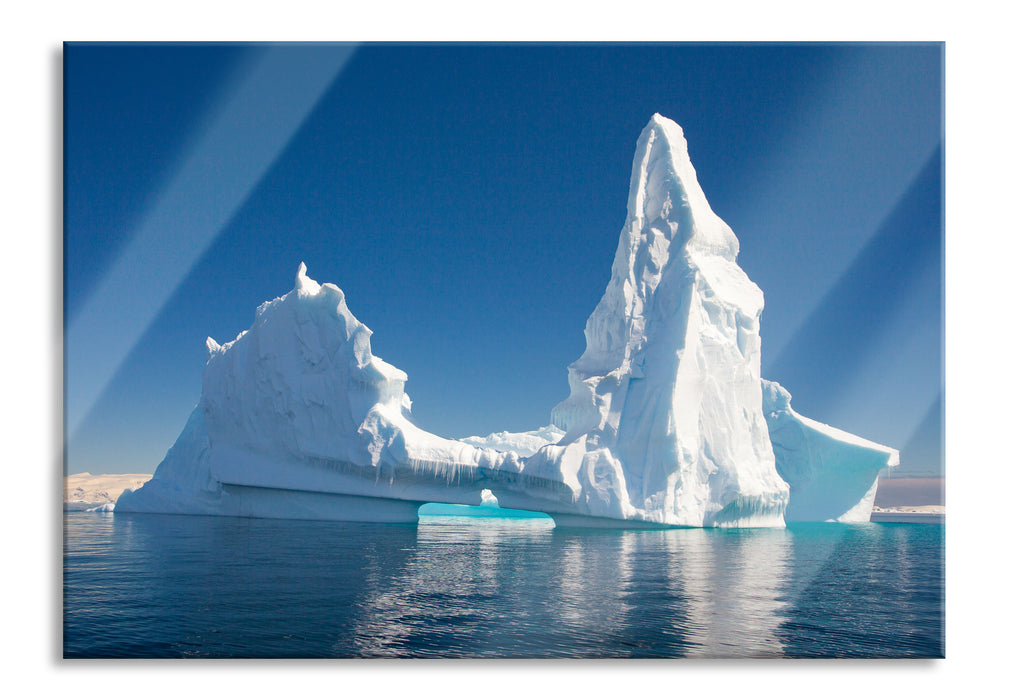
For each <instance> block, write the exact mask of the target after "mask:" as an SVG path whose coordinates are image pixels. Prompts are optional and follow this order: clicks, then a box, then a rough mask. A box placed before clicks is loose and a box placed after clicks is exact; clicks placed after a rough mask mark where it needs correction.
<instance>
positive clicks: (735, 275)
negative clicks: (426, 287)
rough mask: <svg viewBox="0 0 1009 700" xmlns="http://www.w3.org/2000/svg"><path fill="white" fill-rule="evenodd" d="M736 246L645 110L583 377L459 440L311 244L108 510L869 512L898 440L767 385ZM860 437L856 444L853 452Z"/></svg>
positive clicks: (758, 515)
mask: <svg viewBox="0 0 1009 700" xmlns="http://www.w3.org/2000/svg"><path fill="white" fill-rule="evenodd" d="M738 248H739V244H738V241H737V239H736V237H735V235H734V234H733V232H732V230H731V229H730V228H729V227H728V225H726V224H725V223H724V222H723V221H722V220H721V219H720V218H719V217H718V216H717V215H716V214H715V213H714V212H713V211H712V210H711V208H710V206H709V205H708V202H707V200H706V199H705V197H704V193H703V192H702V191H701V188H700V185H699V184H698V182H697V176H696V173H695V172H694V168H693V166H692V165H691V163H690V160H689V157H688V155H687V144H686V141H685V139H684V137H683V132H682V130H681V129H680V127H679V126H678V125H677V124H676V123H674V122H672V121H670V120H669V119H666V118H664V117H662V116H660V115H655V116H653V117H652V119H651V121H650V122H649V124H648V125H647V127H646V128H645V130H644V131H643V132H642V134H641V136H640V138H639V139H638V144H637V150H636V152H635V155H634V161H633V168H632V175H631V186H630V194H629V198H628V207H627V219H626V222H625V224H624V228H623V230H622V232H621V234H620V238H619V244H618V247H617V252H616V256H615V259H614V262H613V268H612V277H611V279H610V282H609V284H608V286H607V288H606V291H605V293H604V295H603V298H602V300H601V301H600V302H599V304H598V306H597V307H596V309H595V311H594V312H593V313H592V315H591V316H590V318H589V320H588V323H587V325H586V329H585V337H586V349H585V352H584V354H583V355H582V357H581V358H580V359H578V360H577V361H576V362H575V363H573V364H572V365H571V366H570V367H569V385H570V388H571V395H570V396H569V398H568V399H566V400H565V401H563V402H562V403H560V404H559V405H558V406H557V407H555V408H554V410H553V413H552V416H551V419H552V425H549V426H547V427H544V428H540V429H539V430H536V431H530V432H528V433H507V432H501V433H494V434H492V435H490V436H487V437H484V438H479V437H470V438H464V439H463V440H450V439H446V438H442V437H439V436H437V435H434V434H431V433H428V432H426V431H424V430H422V429H420V428H418V427H417V426H416V425H415V424H414V423H413V421H412V418H411V412H410V411H411V402H410V399H409V397H408V396H407V394H406V393H405V384H406V381H407V375H406V373H405V372H403V371H402V370H400V369H397V368H396V367H394V366H392V365H391V364H389V363H387V362H385V361H383V360H382V359H380V358H378V357H376V356H374V355H373V354H372V352H371V340H370V338H371V330H370V329H368V328H367V326H365V325H364V324H362V323H361V322H360V321H358V320H357V319H356V318H355V317H354V315H353V314H352V313H351V312H350V309H349V308H348V306H347V303H346V299H345V298H344V294H343V292H342V291H341V290H340V289H339V288H338V287H337V286H336V285H333V284H318V283H317V282H315V281H314V280H312V279H311V278H309V277H308V274H307V270H306V268H305V265H304V263H302V265H301V267H300V268H299V270H298V273H297V277H296V280H295V288H294V289H293V290H292V291H291V292H289V293H287V294H285V295H284V296H282V297H279V298H277V299H274V300H273V301H269V302H266V303H264V304H262V305H261V306H260V307H259V309H257V311H256V316H255V321H254V323H253V325H252V326H251V327H250V328H249V330H247V331H244V332H243V333H241V334H240V335H239V336H238V337H237V338H236V339H235V340H233V341H231V342H230V343H227V344H224V345H220V344H218V343H217V342H216V341H214V340H213V339H211V338H208V339H207V352H208V359H207V365H206V368H205V370H204V375H203V393H202V396H201V399H200V403H199V404H198V405H197V407H196V408H195V409H194V410H193V413H192V415H191V416H190V419H189V421H188V423H187V424H186V426H185V428H184V430H183V431H182V434H181V435H180V436H179V438H178V440H177V441H176V443H175V445H174V446H173V447H172V448H171V449H170V450H169V452H168V454H167V455H166V457H165V459H164V461H163V462H162V463H161V464H160V465H159V467H158V469H157V471H156V472H155V474H154V477H153V478H152V479H151V481H149V482H148V483H147V484H145V485H144V486H143V487H142V488H140V489H139V490H137V491H134V492H126V493H124V494H123V495H122V496H121V497H120V499H119V501H118V502H117V505H116V510H117V511H119V512H128V511H146V512H165V513H192V514H208V515H245V516H256V517H277V518H309V519H315V518H318V519H333V520H357V521H379V522H416V521H417V518H418V507H420V506H421V505H422V504H424V503H439V504H443V503H447V504H459V505H468V506H475V507H479V508H481V509H490V508H493V507H494V506H493V505H492V504H490V503H489V502H488V501H489V498H493V499H494V500H495V501H496V502H497V505H498V506H499V507H500V508H505V509H521V510H529V511H539V512H545V513H549V514H550V515H551V516H552V517H553V519H554V521H555V522H556V523H557V524H558V525H589V526H617V527H620V526H626V525H638V526H721V527H740V526H742V527H746V526H781V525H783V524H784V520H785V518H786V517H789V519H791V516H792V515H793V514H796V515H799V516H801V519H809V520H831V519H838V520H867V519H868V509H869V508H871V504H872V493H874V491H875V476H874V475H873V474H872V470H873V469H875V470H876V472H877V473H878V469H879V468H881V467H885V466H886V464H887V463H889V461H890V460H895V459H896V453H895V452H894V451H892V450H888V448H883V447H881V446H878V445H872V444H871V443H867V442H866V441H861V442H860V441H859V439H858V438H855V437H854V436H850V435H847V434H846V433H843V432H841V431H837V430H834V429H832V428H829V426H823V425H821V424H818V423H815V422H814V421H810V420H808V419H805V418H803V417H801V416H798V415H797V414H795V413H794V412H792V411H791V409H790V407H789V406H788V405H787V401H785V404H781V405H779V404H778V403H775V401H774V400H772V401H771V404H768V395H767V391H768V389H767V387H768V385H767V384H764V385H762V383H761V379H760V367H761V365H760V333H759V319H760V313H761V311H762V309H763V303H764V302H763V294H762V293H761V291H760V289H759V288H758V287H757V286H756V285H755V284H754V283H753V282H752V281H750V279H749V278H748V277H747V276H746V274H745V273H744V272H743V271H742V269H740V268H739V266H738V265H737V264H736V262H735V260H736V255H737V252H738ZM775 386H776V385H775ZM779 389H780V387H779ZM781 392H782V394H776V396H777V395H785V396H787V392H783V390H781ZM769 405H771V406H772V410H771V411H770V412H769V411H768V406H769ZM765 416H766V419H765ZM769 424H770V427H771V431H770V432H769V430H768V427H769ZM796 430H798V431H799V432H798V433H797V432H796ZM772 441H773V447H772ZM867 445H870V446H871V447H867ZM884 452H885V455H884V456H885V459H884V461H883V463H882V464H881V465H878V462H879V458H880V455H881V454H884ZM849 459H855V460H856V462H858V464H857V465H855V468H853V469H849V470H846V469H844V468H842V467H843V466H844V465H845V464H847V461H848V460H849ZM786 482H787V483H786ZM790 484H791V486H792V487H793V490H794V491H795V493H796V500H794V501H790V500H789V499H790V496H789V485H790ZM488 491H490V492H492V494H491V496H489V497H488V495H487V492H488ZM866 499H868V500H867V501H866ZM481 504H482V505H481ZM866 504H868V505H866ZM786 508H787V510H786ZM481 512H482V511H481ZM863 516H864V517H863Z"/></svg>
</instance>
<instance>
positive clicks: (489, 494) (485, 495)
mask: <svg viewBox="0 0 1009 700" xmlns="http://www.w3.org/2000/svg"><path fill="white" fill-rule="evenodd" d="M480 505H482V506H485V507H487V508H500V507H501V506H499V505H498V502H497V496H495V495H494V492H493V491H491V490H490V489H484V490H483V491H481V492H480Z"/></svg>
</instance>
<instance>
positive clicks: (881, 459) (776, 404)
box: [763, 380, 900, 523]
mask: <svg viewBox="0 0 1009 700" xmlns="http://www.w3.org/2000/svg"><path fill="white" fill-rule="evenodd" d="M763 392H764V418H765V420H766V421H767V428H768V431H769V432H770V435H771V444H772V445H773V447H774V459H775V464H776V466H777V470H778V473H779V474H780V475H781V476H782V478H783V479H785V481H787V482H788V485H789V486H790V487H791V494H790V496H789V499H788V507H787V509H786V510H785V520H786V521H787V522H803V521H807V522H809V521H816V522H822V521H837V522H843V523H856V522H869V517H870V516H871V515H872V504H873V502H874V501H875V499H876V486H877V485H878V483H879V475H880V472H881V471H883V470H884V469H887V468H888V467H896V466H897V465H898V464H900V454H899V453H898V452H897V450H895V449H892V448H890V447H884V446H883V445H878V444H876V443H875V442H870V441H869V440H865V439H863V438H860V437H858V436H857V435H852V434H851V433H846V432H844V431H843V430H838V429H837V428H832V427H830V426H829V425H824V424H823V423H818V422H817V421H815V420H812V419H810V418H806V417H805V416H802V415H799V414H798V413H796V412H795V411H794V410H793V409H792V395H791V394H789V393H788V392H787V391H786V390H785V389H784V387H782V386H781V385H780V384H778V383H776V382H769V381H767V380H763Z"/></svg>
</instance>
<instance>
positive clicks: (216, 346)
mask: <svg viewBox="0 0 1009 700" xmlns="http://www.w3.org/2000/svg"><path fill="white" fill-rule="evenodd" d="M220 351H221V345H220V343H218V342H217V341H216V340H214V339H213V338H211V337H210V336H209V335H208V336H207V359H208V360H209V359H210V358H211V357H213V356H214V355H216V354H217V353H219V352H220Z"/></svg>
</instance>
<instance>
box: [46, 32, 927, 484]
mask: <svg viewBox="0 0 1009 700" xmlns="http://www.w3.org/2000/svg"><path fill="white" fill-rule="evenodd" d="M64 70H65V74H64V75H65V78H64V89H65V102H64V110H65V113H64V134H65V144H64V157H65V186H64V194H65V215H64V222H65V240H64V256H65V263H64V268H65V284H64V295H65V299H64V310H65V325H66V346H65V351H66V361H67V377H66V383H65V386H66V392H67V396H66V400H67V405H66V409H67V415H68V423H67V428H68V431H69V434H68V437H69V444H68V453H67V462H68V464H67V468H68V471H69V472H70V473H76V472H80V471H90V472H92V473H102V472H106V473H108V472H150V471H153V469H154V468H155V466H156V465H157V463H158V462H159V461H160V459H161V458H162V457H163V455H164V453H165V451H166V450H167V449H168V447H169V446H170V445H171V444H172V442H173V441H174V439H175V437H176V436H177V434H178V432H179V431H180V430H181V428H182V426H183V425H184V423H185V419H186V416H187V415H188V413H189V411H190V410H191V409H192V408H193V406H194V405H195V404H196V402H197V401H198V399H199V395H200V377H201V371H202V367H203V363H204V360H205V350H204V343H203V341H204V338H206V337H207V336H208V335H209V336H212V337H214V338H215V339H216V340H218V341H219V342H226V341H228V340H231V339H233V338H234V337H235V335H237V334H238V333H239V332H240V331H241V330H243V329H245V328H247V327H248V326H249V324H250V323H251V321H252V317H253V312H254V310H255V308H256V306H258V305H259V304H260V303H261V302H262V301H265V300H267V299H271V298H274V297H276V296H279V295H281V294H284V293H286V292H287V291H289V290H290V289H291V288H292V287H293V284H294V276H295V272H296V270H297V266H298V263H299V262H301V261H302V260H304V261H305V263H306V264H307V265H308V270H309V274H310V275H311V276H312V277H313V278H315V279H317V280H319V281H328V282H334V283H336V284H337V285H339V286H340V287H341V288H342V289H343V290H344V292H345V293H346V295H347V301H348V304H349V306H350V308H351V310H352V311H353V312H354V313H355V315H356V316H357V317H358V318H359V319H360V320H361V321H363V322H364V323H366V324H367V325H368V326H369V327H370V328H371V329H372V330H373V331H374V336H373V338H372V346H373V349H374V351H375V353H376V354H378V355H379V356H381V357H383V358H384V359H385V360H387V361H389V362H391V363H392V364H394V365H396V366H397V367H400V368H401V369H403V370H405V371H406V372H407V373H408V374H409V375H410V380H409V382H408V384H407V391H408V392H409V393H410V395H411V397H412V398H413V401H414V416H415V418H416V419H417V422H418V423H419V424H420V425H421V426H422V427H424V428H426V429H428V430H432V431H433V432H436V433H439V434H443V435H446V436H449V437H460V436H464V435H472V434H485V433H488V432H491V431H494V430H526V429H531V428H535V427H537V426H539V425H542V424H545V423H546V422H547V421H548V419H549V412H550V408H551V407H552V406H553V405H554V404H555V403H557V402H558V401H560V400H562V399H563V398H565V396H566V395H567V387H566V370H565V368H566V366H567V364H569V363H570V362H572V361H574V360H575V359H576V358H577V357H578V356H579V355H580V354H581V352H582V350H583V349H584V338H583V335H582V329H583V328H584V324H585V320H586V319H587V317H588V315H589V313H591V311H592V309H593V308H594V306H595V304H596V302H597V301H598V300H599V298H600V296H601V295H602V292H603V290H604V288H605V286H606V283H607V281H608V279H609V268H610V264H611V263H612V259H613V253H614V251H615V250H616V244H617V236H618V234H619V231H620V228H621V225H622V224H623V220H624V216H625V213H626V209H625V207H626V199H627V187H628V182H629V178H630V164H631V158H632V156H633V151H634V144H635V141H636V139H637V136H638V133H639V132H640V130H641V129H642V128H643V127H644V126H645V124H646V122H647V120H648V118H649V116H650V115H651V114H652V113H654V112H659V113H661V114H663V115H665V116H667V117H670V118H672V119H674V120H676V121H677V122H679V123H680V124H681V126H682V127H683V129H684V132H685V134H686V138H687V141H688V144H689V148H690V155H691V159H692V161H693V163H694V166H695V168H696V170H697V173H698V178H699V180H700V183H701V186H702V188H703V189H704V191H705V193H706V195H707V197H708V199H709V201H710V202H711V205H712V207H713V209H714V210H715V212H716V213H718V214H719V215H720V216H721V217H722V218H723V219H724V220H725V221H726V222H727V223H728V224H729V225H730V226H731V227H732V228H733V230H734V231H735V233H736V235H737V237H738V238H739V241H740V251H741V252H740V256H739V263H740V265H741V266H742V267H743V269H744V270H745V271H746V272H747V274H748V275H749V276H750V277H751V279H753V280H754V281H755V282H756V283H757V284H758V285H759V286H760V287H761V288H762V289H763V290H764V295H765V311H764V315H763V317H762V333H761V335H762V338H763V350H764V362H763V367H764V371H763V374H764V376H765V377H767V378H769V379H775V380H777V381H780V382H781V383H782V384H783V385H784V386H785V387H786V388H788V389H789V391H791V392H792V394H793V397H794V399H793V405H794V406H795V408H796V409H797V410H798V411H800V412H801V413H804V414H805V415H808V416H809V417H811V418H814V419H816V420H820V421H823V422H827V423H830V424H831V425H834V426H836V427H839V428H842V429H845V430H849V431H852V432H855V433H857V434H859V435H862V436H864V437H867V438H869V439H872V440H876V441H879V442H883V443H885V444H888V445H892V446H894V447H898V448H900V449H902V450H903V451H904V460H903V461H904V465H903V468H902V470H903V471H905V472H906V473H908V474H935V473H938V472H939V469H940V466H941V463H940V454H941V453H940V444H941V443H940V440H941V405H942V404H941V397H942V389H943V373H942V327H943V326H942V323H943V314H942V251H943V243H942V240H943V239H942V235H943V229H942V215H943V171H944V167H943V95H942V89H943V88H942V83H943V75H942V70H943V53H942V47H941V46H940V45H937V44H921V45H915V44H890V45H878V44H854V45H819V44H813V45H798V44H793V45H771V44H742V45H726V44H710V45H705V44H701V45H646V44H628V45H593V44H589V45H522V44H516V45H483V46H481V45H458V44H457V45H438V44H427V45H376V44H366V45H362V46H357V47H349V46H335V45H333V46H326V45H288V46H269V45H255V46H242V45H219V46H212V45H184V44H183V45H154V46H150V45H96V44H69V45H67V46H66V47H65V51H64Z"/></svg>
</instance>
